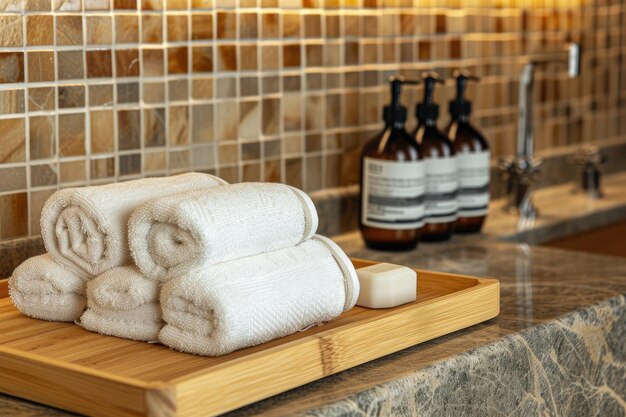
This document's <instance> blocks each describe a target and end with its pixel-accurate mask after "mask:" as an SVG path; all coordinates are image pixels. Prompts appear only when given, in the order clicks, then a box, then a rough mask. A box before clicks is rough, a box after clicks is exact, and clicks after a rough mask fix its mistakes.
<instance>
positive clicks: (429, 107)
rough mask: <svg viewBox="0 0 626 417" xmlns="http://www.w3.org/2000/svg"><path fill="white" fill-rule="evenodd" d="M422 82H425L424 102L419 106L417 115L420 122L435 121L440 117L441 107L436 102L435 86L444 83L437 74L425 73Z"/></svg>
mask: <svg viewBox="0 0 626 417" xmlns="http://www.w3.org/2000/svg"><path fill="white" fill-rule="evenodd" d="M422 81H424V101H423V102H422V103H419V104H418V105H417V108H416V112H415V113H416V115H417V118H418V119H420V120H435V119H437V117H439V106H438V105H437V104H436V103H435V101H434V96H435V85H436V83H439V84H443V83H444V82H443V80H442V79H441V78H439V75H438V74H437V73H436V72H425V73H423V74H422Z"/></svg>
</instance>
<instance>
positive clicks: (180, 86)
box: [168, 80, 189, 101]
mask: <svg viewBox="0 0 626 417" xmlns="http://www.w3.org/2000/svg"><path fill="white" fill-rule="evenodd" d="M168 93H169V101H187V100H188V98H189V88H188V82H187V80H171V81H170V82H169V83H168Z"/></svg>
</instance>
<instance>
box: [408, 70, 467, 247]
mask: <svg viewBox="0 0 626 417" xmlns="http://www.w3.org/2000/svg"><path fill="white" fill-rule="evenodd" d="M422 80H423V82H424V101H423V102H422V103H419V104H418V105H417V107H416V115H417V128H416V129H415V133H414V136H415V140H416V142H417V143H419V144H420V145H421V147H422V152H423V153H424V170H425V181H426V194H425V200H424V202H425V210H426V218H425V220H424V222H425V225H424V230H423V231H422V241H426V242H435V241H442V240H448V239H450V237H451V236H452V233H453V231H454V227H455V223H456V219H457V209H458V203H457V190H458V172H457V162H456V157H455V153H454V149H453V148H452V143H450V140H449V139H448V137H447V136H446V135H444V134H443V133H441V132H440V131H439V129H437V118H438V117H439V106H438V105H437V104H436V103H435V102H434V98H433V96H434V93H435V85H436V84H437V83H442V84H443V81H442V80H440V79H439V77H438V76H437V74H435V73H426V74H424V75H423V76H422Z"/></svg>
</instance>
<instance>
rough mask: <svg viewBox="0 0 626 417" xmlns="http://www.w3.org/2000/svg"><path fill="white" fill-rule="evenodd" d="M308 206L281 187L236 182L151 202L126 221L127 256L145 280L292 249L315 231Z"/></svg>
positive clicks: (306, 201) (294, 191) (303, 197)
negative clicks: (129, 251) (278, 250)
mask: <svg viewBox="0 0 626 417" xmlns="http://www.w3.org/2000/svg"><path fill="white" fill-rule="evenodd" d="M317 224H318V217H317V211H316V210H315V206H314V205H313V202H312V201H311V199H310V198H309V196H307V195H306V193H304V192H303V191H300V190H298V189H296V188H293V187H290V186H288V185H284V184H271V183H241V184H233V185H227V186H224V187H218V188H213V189H205V190H195V191H189V192H186V193H181V194H177V195H172V196H169V197H166V198H161V199H158V200H152V201H150V202H148V203H146V204H144V205H143V206H141V207H140V208H139V209H137V210H136V211H135V212H134V213H133V215H132V216H131V218H130V221H129V222H128V234H129V238H128V239H129V244H130V248H131V253H132V256H133V259H134V260H135V264H136V265H137V266H138V267H139V269H140V270H141V272H143V273H144V274H145V275H146V276H147V277H148V278H152V279H156V280H159V281H161V282H166V281H168V280H170V279H172V278H175V277H179V276H182V275H184V274H186V273H187V272H189V271H191V270H192V269H194V268H198V267H200V266H207V265H212V264H216V263H219V262H224V261H230V260H233V259H238V258H242V257H245V256H250V255H255V254H258V253H262V252H269V251H273V250H277V249H281V248H286V247H289V246H293V245H296V244H298V243H300V242H302V241H304V240H307V239H309V238H310V237H311V236H313V234H314V233H315V231H316V230H317Z"/></svg>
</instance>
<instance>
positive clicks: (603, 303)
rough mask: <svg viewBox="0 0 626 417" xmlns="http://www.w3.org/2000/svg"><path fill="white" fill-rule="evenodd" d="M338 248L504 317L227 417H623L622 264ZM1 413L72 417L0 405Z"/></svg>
mask: <svg viewBox="0 0 626 417" xmlns="http://www.w3.org/2000/svg"><path fill="white" fill-rule="evenodd" d="M336 241H337V242H338V243H339V244H340V245H341V246H342V247H343V248H345V249H346V250H347V252H348V253H349V254H350V256H353V257H358V258H366V259H373V260H380V261H387V262H393V263H398V264H403V265H408V266H411V267H415V268H421V269H431V270H437V271H447V272H456V273H463V274H468V275H478V276H492V277H497V278H499V279H500V282H501V314H500V316H499V317H497V318H496V319H493V320H490V321H488V322H485V323H483V324H479V325H477V326H473V327H471V328H468V329H465V330H462V331H459V332H456V333H453V334H451V335H448V336H445V337H442V338H439V339H436V340H433V341H430V342H427V343H424V344H422V345H418V346H415V347H412V348H409V349H406V350H404V351H401V352H398V353H396V354H393V355H389V356H387V357H384V358H382V359H379V360H376V361H373V362H370V363H366V364H364V365H361V366H359V367H356V368H354V369H350V370H347V371H344V372H342V373H340V374H337V375H334V376H331V377H328V378H325V379H323V380H320V381H317V382H314V383H311V384H308V385H306V386H304V387H301V388H298V389H295V390H292V391H289V392H287V393H284V394H281V395H278V396H275V397H272V398H270V399H267V400H265V401H261V402H259V403H256V404H253V405H251V406H248V407H246V408H243V409H240V410H237V411H234V412H232V413H231V415H232V416H256V415H264V416H266V415H267V416H278V415H285V414H289V415H309V416H335V415H336V416H340V415H361V414H374V415H389V414H394V415H407V416H408V415H428V416H431V415H432V416H449V415H466V416H471V415H476V416H479V415H480V416H483V415H556V414H560V415H567V416H588V415H595V413H596V412H600V414H598V415H603V416H618V415H624V412H626V405H625V403H624V401H623V398H624V393H625V392H626V382H625V378H624V372H625V369H626V346H625V344H624V343H623V341H624V340H626V298H625V297H624V294H626V259H623V258H616V257H606V256H599V255H590V254H584V253H578V252H568V251H562V250H558V249H551V248H544V247H530V246H528V245H525V244H513V243H508V242H495V241H491V240H488V239H483V240H480V239H478V240H477V239H473V238H472V237H455V238H454V240H453V241H451V242H448V243H444V244H430V245H426V244H420V246H419V248H418V249H417V250H415V251H410V252H403V253H385V252H378V251H373V250H369V249H366V248H364V247H363V244H362V241H361V239H360V236H359V234H358V233H351V234H347V235H342V236H339V237H337V239H336ZM496 409H497V411H498V412H497V413H496V411H495V410H496ZM0 410H5V412H4V414H6V411H7V410H8V411H9V415H11V416H15V417H27V416H28V417H32V416H60V415H69V414H66V413H64V412H60V411H57V410H52V409H47V408H43V407H39V406H35V405H32V404H30V403H27V402H23V401H21V400H17V399H12V398H8V397H3V396H0ZM556 410H558V413H557V411H556Z"/></svg>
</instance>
